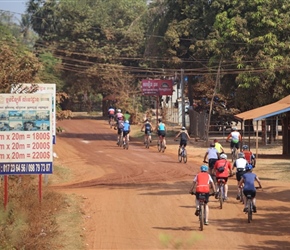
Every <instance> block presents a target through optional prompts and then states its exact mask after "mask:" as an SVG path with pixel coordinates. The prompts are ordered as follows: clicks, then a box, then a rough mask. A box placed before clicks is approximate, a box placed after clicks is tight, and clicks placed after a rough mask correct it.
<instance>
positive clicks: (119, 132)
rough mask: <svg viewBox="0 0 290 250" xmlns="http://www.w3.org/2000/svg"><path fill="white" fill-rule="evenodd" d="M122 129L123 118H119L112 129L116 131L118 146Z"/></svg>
mask: <svg viewBox="0 0 290 250" xmlns="http://www.w3.org/2000/svg"><path fill="white" fill-rule="evenodd" d="M123 128H124V121H123V118H120V119H119V120H117V123H116V126H115V127H114V129H117V130H118V131H117V134H118V136H117V145H119V142H120V136H121V133H123Z"/></svg>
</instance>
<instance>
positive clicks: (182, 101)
mask: <svg viewBox="0 0 290 250" xmlns="http://www.w3.org/2000/svg"><path fill="white" fill-rule="evenodd" d="M180 83H181V108H182V111H181V112H182V113H181V114H182V126H183V127H185V110H184V109H185V107H184V70H183V69H181V82H180Z"/></svg>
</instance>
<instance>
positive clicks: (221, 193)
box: [219, 185, 224, 209]
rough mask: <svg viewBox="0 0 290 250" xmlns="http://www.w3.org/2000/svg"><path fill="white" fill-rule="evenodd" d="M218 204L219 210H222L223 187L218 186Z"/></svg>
mask: <svg viewBox="0 0 290 250" xmlns="http://www.w3.org/2000/svg"><path fill="white" fill-rule="evenodd" d="M219 202H220V209H222V208H223V202H224V193H223V185H220V186H219Z"/></svg>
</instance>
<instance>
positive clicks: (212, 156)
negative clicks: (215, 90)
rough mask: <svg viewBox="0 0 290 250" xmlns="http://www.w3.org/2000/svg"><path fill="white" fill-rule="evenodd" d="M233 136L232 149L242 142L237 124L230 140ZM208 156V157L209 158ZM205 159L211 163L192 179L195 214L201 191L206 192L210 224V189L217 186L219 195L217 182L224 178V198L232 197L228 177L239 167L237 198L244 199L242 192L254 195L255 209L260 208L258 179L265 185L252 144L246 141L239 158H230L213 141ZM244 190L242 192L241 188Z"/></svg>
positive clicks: (238, 146) (244, 209) (206, 214)
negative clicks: (256, 169) (249, 145)
mask: <svg viewBox="0 0 290 250" xmlns="http://www.w3.org/2000/svg"><path fill="white" fill-rule="evenodd" d="M229 139H231V144H230V147H231V150H233V148H234V147H236V148H237V149H240V142H241V141H242V137H241V135H240V133H239V132H238V131H237V129H236V128H233V129H232V132H231V133H230V134H229V135H228V137H227V141H228V140H229ZM207 158H208V161H206V159H207ZM204 162H205V163H208V166H207V165H202V166H201V167H200V173H198V174H197V175H196V176H195V177H194V179H193V182H192V185H191V187H190V190H189V193H190V194H193V193H194V189H196V192H195V194H196V200H195V202H196V211H195V215H196V216H198V215H199V195H200V194H203V195H204V193H205V194H206V201H205V202H206V212H205V225H208V224H209V222H208V215H209V207H208V201H209V192H210V189H212V190H213V193H214V195H215V198H216V199H217V197H218V192H219V191H220V190H218V188H217V183H218V182H219V181H220V180H221V181H223V182H224V184H225V185H224V195H225V197H224V200H227V199H228V184H227V182H228V177H229V176H232V175H233V174H234V171H235V169H236V172H235V173H236V180H237V197H236V199H237V200H240V198H241V197H240V195H241V193H243V194H244V196H245V197H247V195H250V196H251V198H252V200H253V212H254V213H255V212H257V208H256V187H255V181H257V182H258V184H259V188H262V186H261V182H260V180H259V178H258V176H257V175H256V174H254V173H253V169H254V168H255V164H256V159H255V155H254V154H253V153H252V152H251V151H250V149H249V147H248V145H243V146H242V150H241V151H240V152H239V153H238V157H237V159H236V160H235V161H234V162H233V165H232V164H231V162H230V161H228V160H227V155H226V154H225V153H224V149H223V147H222V145H221V144H220V143H219V142H218V140H214V142H212V143H210V147H209V148H208V149H207V151H206V153H205V155H204ZM241 191H242V192H241ZM247 211H248V207H247V203H244V208H243V212H247Z"/></svg>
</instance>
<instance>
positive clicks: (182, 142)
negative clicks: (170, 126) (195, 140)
mask: <svg viewBox="0 0 290 250" xmlns="http://www.w3.org/2000/svg"><path fill="white" fill-rule="evenodd" d="M178 137H180V143H179V150H180V148H181V147H182V146H184V148H185V147H186V145H187V139H191V138H190V136H189V134H188V132H187V130H186V129H185V127H182V128H181V131H179V132H178V134H177V135H176V136H175V140H176V139H177V138H178ZM179 152H180V151H179Z"/></svg>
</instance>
